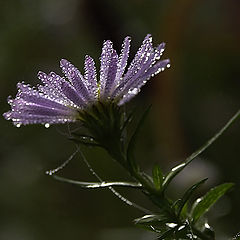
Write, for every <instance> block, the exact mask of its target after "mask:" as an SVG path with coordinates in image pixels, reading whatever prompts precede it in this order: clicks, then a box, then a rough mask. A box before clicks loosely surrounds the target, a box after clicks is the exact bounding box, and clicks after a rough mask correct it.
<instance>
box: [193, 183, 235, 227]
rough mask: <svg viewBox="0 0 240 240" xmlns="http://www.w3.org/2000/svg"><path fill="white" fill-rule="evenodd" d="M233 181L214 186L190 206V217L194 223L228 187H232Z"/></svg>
mask: <svg viewBox="0 0 240 240" xmlns="http://www.w3.org/2000/svg"><path fill="white" fill-rule="evenodd" d="M233 185H234V184H233V183H224V184H221V185H219V186H217V187H215V188H212V189H211V190H210V191H209V192H208V193H206V195H204V196H203V197H202V198H198V199H197V200H196V201H195V202H194V204H193V207H192V210H191V217H192V219H193V222H194V223H196V222H197V221H198V219H199V218H200V217H201V216H202V215H204V214H205V213H206V212H207V211H208V210H209V209H210V208H211V207H212V206H213V204H214V203H215V202H216V201H217V200H218V199H219V198H220V197H222V196H223V195H224V194H225V193H226V192H227V191H228V190H229V189H231V188H232V187H233Z"/></svg>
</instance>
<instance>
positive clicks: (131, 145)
mask: <svg viewBox="0 0 240 240" xmlns="http://www.w3.org/2000/svg"><path fill="white" fill-rule="evenodd" d="M150 109H151V106H149V107H148V108H147V109H146V110H145V112H144V113H143V114H142V116H141V118H140V120H139V122H138V124H137V127H136V129H135V131H134V133H133V135H132V137H131V138H130V140H129V143H128V147H127V161H128V164H129V166H130V168H131V169H132V170H133V171H139V167H138V165H137V163H136V159H135V156H134V150H135V146H136V141H137V137H138V135H139V131H140V129H141V127H142V125H143V123H144V121H145V119H146V117H147V115H148V113H149V111H150Z"/></svg>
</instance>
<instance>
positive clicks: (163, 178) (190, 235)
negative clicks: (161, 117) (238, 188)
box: [52, 103, 240, 240]
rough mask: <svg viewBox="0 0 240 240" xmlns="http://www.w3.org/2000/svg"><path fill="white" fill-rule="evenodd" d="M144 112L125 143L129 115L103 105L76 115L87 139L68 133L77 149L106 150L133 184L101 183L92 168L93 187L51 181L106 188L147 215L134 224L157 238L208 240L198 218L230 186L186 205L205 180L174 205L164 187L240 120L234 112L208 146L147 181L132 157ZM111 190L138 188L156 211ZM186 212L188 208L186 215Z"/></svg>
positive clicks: (204, 225)
mask: <svg viewBox="0 0 240 240" xmlns="http://www.w3.org/2000/svg"><path fill="white" fill-rule="evenodd" d="M149 111H150V107H149V108H148V109H146V111H145V112H144V113H143V114H142V116H141V118H140V120H139V121H138V124H137V126H136V128H135V130H134V131H133V134H132V136H131V137H130V140H129V141H127V140H128V136H127V134H125V131H127V127H128V126H129V123H130V121H131V120H132V118H133V115H134V114H133V113H132V114H130V115H129V116H128V117H127V118H126V119H125V115H124V113H123V111H122V110H121V109H120V108H119V107H118V106H116V105H115V104H110V105H107V104H106V103H99V105H97V106H92V107H91V108H90V109H88V111H85V112H82V113H81V114H80V115H81V118H82V119H83V125H84V127H86V128H87V129H88V133H89V135H82V134H76V133H73V134H72V139H71V140H73V141H75V142H77V143H80V144H84V145H87V146H98V147H102V148H104V149H105V150H107V151H108V153H109V154H110V156H111V157H112V158H114V159H115V160H117V162H119V163H120V164H121V165H122V166H123V167H124V169H125V170H127V171H128V173H129V175H130V176H131V177H133V179H134V181H135V182H105V181H103V180H102V179H101V178H99V177H98V175H97V174H96V173H95V172H94V171H93V169H91V171H92V172H94V174H93V175H94V176H95V177H97V179H98V182H82V181H76V180H72V179H67V178H63V177H60V176H56V175H52V176H53V177H54V178H55V179H57V180H59V181H62V182H66V183H70V184H74V185H77V186H80V187H81V188H88V189H95V188H109V189H110V190H111V191H112V192H113V193H114V194H115V195H116V196H118V197H119V198H120V199H121V200H123V201H124V202H125V203H127V204H128V205H130V206H135V207H136V208H138V209H139V210H142V211H144V212H145V213H149V214H148V215H144V216H143V217H140V218H137V219H135V220H134V223H135V224H136V225H137V226H140V227H141V228H144V229H146V230H150V231H153V232H155V233H157V234H158V237H157V239H166V240H172V239H198V240H214V239H215V234H214V231H213V229H212V228H211V227H210V226H209V224H208V222H207V220H206V218H204V214H205V213H206V212H207V211H208V210H209V209H210V208H211V207H212V206H213V205H214V204H215V202H216V201H217V200H218V199H219V198H220V197H221V196H223V195H224V194H225V193H226V192H227V191H228V190H229V189H231V188H232V187H233V184H232V183H225V184H222V185H219V186H217V187H215V188H213V189H211V190H210V191H209V192H208V193H207V194H206V195H204V196H203V197H201V198H199V199H197V200H196V201H195V202H194V204H193V205H192V206H191V200H192V199H191V198H192V196H193V193H194V192H195V191H196V190H197V189H198V188H199V187H200V186H201V185H202V184H203V183H204V182H205V181H206V180H207V179H203V180H201V181H199V182H197V183H195V184H194V185H192V186H191V187H189V188H188V189H187V190H186V191H185V193H184V194H183V195H182V196H181V198H180V199H177V200H172V199H169V198H168V196H167V191H166V190H167V188H168V186H169V183H170V182H171V181H172V180H173V179H174V178H175V177H176V176H177V174H179V173H180V172H181V171H182V170H183V169H184V168H185V167H186V166H187V165H188V164H189V163H191V161H192V160H193V159H195V158H196V157H197V156H199V154H201V153H202V152H203V151H205V150H206V149H207V148H208V147H209V146H210V145H211V144H212V143H214V142H215V141H216V140H217V139H218V138H219V137H220V136H221V135H222V134H223V132H224V131H226V129H227V128H228V127H229V126H230V125H231V124H232V123H233V122H234V121H235V120H236V119H237V118H238V117H239V116H240V111H238V112H237V113H236V114H235V115H234V116H233V117H232V118H231V119H230V120H229V121H228V122H227V124H226V125H225V126H224V127H223V128H222V129H221V130H220V131H219V132H218V133H217V134H215V135H214V136H213V137H212V138H211V139H210V140H209V141H207V142H206V143H205V144H204V145H203V146H202V147H200V148H199V149H198V150H197V151H196V152H194V153H193V154H191V155H190V156H189V157H188V158H187V159H186V160H185V161H184V162H183V163H181V164H179V165H177V166H175V167H174V168H173V169H171V171H170V172H168V173H167V174H164V173H163V172H162V170H161V168H160V166H159V165H155V166H154V167H153V169H152V177H151V176H149V175H148V174H146V173H145V172H143V171H141V170H140V167H139V165H138V163H137V161H136V159H135V156H134V151H135V149H136V141H137V137H138V135H139V132H140V129H141V126H142V125H143V123H144V121H145V119H146V117H147V115H148V113H149ZM113 187H127V188H135V189H140V190H141V191H142V192H143V193H144V194H145V195H146V196H147V197H148V199H149V200H150V201H151V202H152V203H153V204H154V205H155V206H157V209H156V210H155V211H154V212H152V211H151V210H148V209H145V208H143V207H140V206H139V205H137V204H135V203H133V202H131V201H129V200H128V199H126V198H125V197H123V196H122V195H121V194H120V193H118V192H117V191H116V190H114V189H113ZM189 209H191V210H190V212H189ZM235 239H239V238H235Z"/></svg>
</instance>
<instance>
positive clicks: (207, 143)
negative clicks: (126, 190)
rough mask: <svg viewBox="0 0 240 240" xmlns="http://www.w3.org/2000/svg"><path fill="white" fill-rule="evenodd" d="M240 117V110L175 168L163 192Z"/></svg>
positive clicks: (164, 183) (168, 177) (167, 176)
mask: <svg viewBox="0 0 240 240" xmlns="http://www.w3.org/2000/svg"><path fill="white" fill-rule="evenodd" d="M239 116H240V110H238V111H237V113H235V114H234V116H233V117H232V118H231V119H230V120H229V121H228V122H227V123H226V124H225V125H224V126H223V127H222V128H221V129H220V130H219V131H218V132H217V133H216V134H215V135H214V136H213V137H212V138H210V139H209V140H208V141H207V142H206V143H205V144H204V145H203V146H201V147H200V148H199V149H198V150H197V151H195V152H194V153H192V154H191V155H190V156H189V157H188V158H187V159H186V160H185V161H184V162H183V163H181V164H179V165H177V166H176V167H174V168H173V169H172V170H171V171H170V172H169V173H168V174H167V175H166V177H165V179H164V182H163V190H165V189H166V188H167V186H168V184H169V183H170V182H171V181H172V179H173V178H174V177H175V176H176V175H177V174H178V173H180V172H181V171H182V170H183V169H184V168H185V167H186V166H187V165H188V164H189V163H191V162H192V160H193V159H195V158H196V157H197V156H198V155H200V154H201V153H202V152H204V151H205V150H206V149H207V148H208V147H209V146H211V145H212V144H213V143H214V142H215V141H216V140H217V139H218V138H219V137H220V136H221V135H222V134H223V133H224V132H225V131H226V130H227V129H228V128H229V127H230V126H231V125H232V123H233V122H234V121H235V120H236V119H237V118H238V117H239Z"/></svg>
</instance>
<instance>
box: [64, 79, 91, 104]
mask: <svg viewBox="0 0 240 240" xmlns="http://www.w3.org/2000/svg"><path fill="white" fill-rule="evenodd" d="M62 91H63V93H64V94H65V96H66V97H67V98H68V99H70V100H71V101H72V102H73V103H74V104H76V105H77V106H79V107H84V106H86V103H85V101H84V100H83V99H82V98H81V96H80V95H79V94H78V92H77V91H76V90H75V89H74V88H73V87H72V86H71V85H70V84H69V83H67V82H64V83H62Z"/></svg>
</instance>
